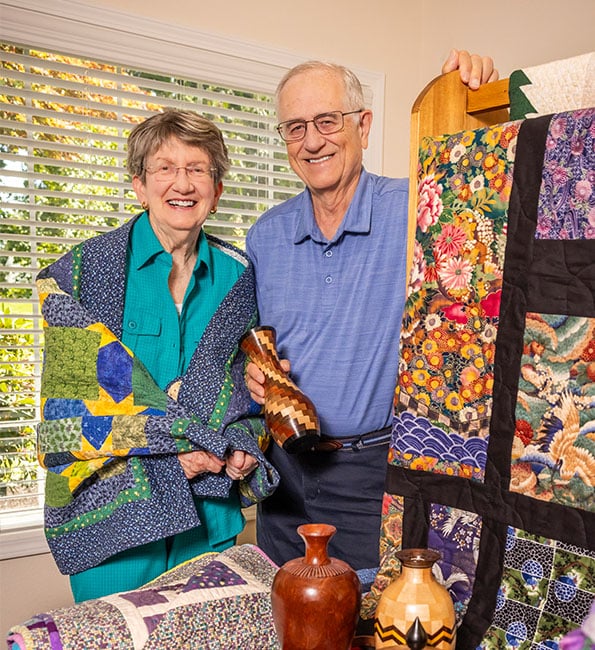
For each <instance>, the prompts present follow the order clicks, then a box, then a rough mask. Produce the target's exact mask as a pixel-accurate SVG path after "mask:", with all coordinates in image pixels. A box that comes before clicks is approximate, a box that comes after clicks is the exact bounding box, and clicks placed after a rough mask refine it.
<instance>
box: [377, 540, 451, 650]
mask: <svg viewBox="0 0 595 650" xmlns="http://www.w3.org/2000/svg"><path fill="white" fill-rule="evenodd" d="M396 556H397V558H398V559H399V560H400V561H401V573H400V575H399V576H398V577H397V578H396V579H395V580H394V581H393V582H391V583H390V584H389V585H388V587H386V589H385V590H384V591H383V592H382V596H381V597H380V601H379V603H378V607H377V609H376V615H375V621H374V643H375V648H376V650H381V649H382V650H384V649H386V650H388V649H389V648H410V650H422V648H439V649H440V650H450V649H451V648H454V647H455V641H456V626H455V612H454V606H453V602H452V598H451V597H450V594H449V593H448V590H447V589H446V588H445V587H444V586H443V585H441V584H440V583H439V582H438V581H437V580H436V578H435V577H434V575H433V574H432V565H433V564H434V563H435V562H436V561H437V560H439V559H440V553H438V552H437V551H433V550H430V549H425V548H409V549H403V550H401V551H398V552H397V553H396Z"/></svg>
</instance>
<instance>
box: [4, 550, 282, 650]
mask: <svg viewBox="0 0 595 650" xmlns="http://www.w3.org/2000/svg"><path fill="white" fill-rule="evenodd" d="M276 572H277V566H276V565H275V564H273V562H271V560H269V558H268V557H267V556H266V555H265V554H264V553H262V551H260V549H258V547H256V546H253V545H251V544H244V545H241V546H234V547H232V548H230V549H227V550H226V551H224V552H222V553H206V554H205V555H201V556H199V557H197V558H195V559H193V560H190V561H188V562H185V563H184V564H181V565H179V566H178V567H175V568H174V569H172V570H170V571H168V572H167V573H164V574H163V575H162V576H160V577H159V578H157V579H156V580H153V581H152V582H149V583H148V584H147V585H145V586H144V587H141V588H139V589H136V590H134V591H131V592H122V593H119V594H114V595H112V596H106V597H104V598H99V599H97V600H89V601H86V602H83V603H80V604H78V605H73V606H72V607H66V608H63V609H57V610H53V611H50V612H47V613H44V614H38V615H37V616H35V617H34V618H32V619H31V620H30V621H27V622H26V623H24V624H23V625H17V626H14V627H13V628H12V629H11V630H10V632H9V634H8V637H7V644H8V648H9V649H10V650H96V649H99V648H110V650H140V649H141V648H142V649H143V650H164V649H165V648H167V650H177V649H179V650H182V649H183V650H239V649H240V648H242V649H248V648H249V649H250V650H277V648H279V644H278V641H277V636H276V634H275V631H274V627H273V619H272V614H271V598H270V591H271V586H272V583H273V578H274V576H275V573H276Z"/></svg>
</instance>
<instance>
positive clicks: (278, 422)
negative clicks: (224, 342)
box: [240, 325, 320, 454]
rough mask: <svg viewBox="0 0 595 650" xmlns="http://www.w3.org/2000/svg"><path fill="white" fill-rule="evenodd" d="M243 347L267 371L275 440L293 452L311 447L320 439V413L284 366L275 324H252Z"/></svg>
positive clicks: (267, 413) (267, 408) (267, 409)
mask: <svg viewBox="0 0 595 650" xmlns="http://www.w3.org/2000/svg"><path fill="white" fill-rule="evenodd" d="M240 348H241V349H242V351H243V352H244V353H245V354H246V356H247V357H248V358H249V359H250V361H252V362H253V363H255V364H256V365H257V366H258V367H259V368H260V370H262V372H263V374H264V377H265V381H264V420H265V423H266V425H267V428H268V430H269V432H270V434H271V436H272V438H273V440H274V441H275V442H276V443H277V444H278V445H279V446H280V447H282V448H283V449H285V451H287V452H288V453H290V454H295V453H298V452H301V451H306V450H308V449H312V448H313V447H314V446H315V445H316V443H317V442H318V441H319V439H320V424H319V421H318V414H317V412H316V408H315V407H314V404H313V403H312V400H310V398H309V397H308V396H307V395H304V393H303V392H302V391H301V390H300V389H299V388H298V387H297V386H296V384H295V383H294V382H293V381H292V380H291V379H290V378H289V375H288V374H287V373H286V372H285V371H284V370H283V368H282V367H281V364H280V362H279V357H278V355H277V336H276V332H275V328H273V327H268V326H265V325H261V326H259V327H254V328H252V329H251V330H250V331H249V332H247V333H246V334H244V336H243V337H242V338H241V339H240Z"/></svg>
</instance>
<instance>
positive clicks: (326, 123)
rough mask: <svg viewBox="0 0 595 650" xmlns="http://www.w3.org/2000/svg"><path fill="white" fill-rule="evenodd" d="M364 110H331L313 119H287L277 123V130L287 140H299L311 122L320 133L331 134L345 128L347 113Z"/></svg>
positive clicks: (303, 136)
mask: <svg viewBox="0 0 595 650" xmlns="http://www.w3.org/2000/svg"><path fill="white" fill-rule="evenodd" d="M363 111H364V109H363V108H360V109H359V110H357V111H347V113H341V111H331V112H330V113H321V114H320V115H317V116H316V117H315V118H314V119H312V120H287V122H281V123H280V124H278V125H277V131H278V132H279V135H280V136H281V138H282V139H283V140H284V141H285V142H299V141H300V140H303V139H304V138H305V137H306V129H307V128H308V124H310V122H311V123H312V124H314V126H315V127H316V130H317V131H318V133H322V135H330V134H331V133H337V131H340V130H341V129H342V128H343V126H344V119H343V118H344V117H345V115H354V114H355V113H362V112H363Z"/></svg>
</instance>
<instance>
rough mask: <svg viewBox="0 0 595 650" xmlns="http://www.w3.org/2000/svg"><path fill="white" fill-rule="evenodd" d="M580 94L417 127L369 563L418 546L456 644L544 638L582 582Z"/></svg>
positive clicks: (590, 223) (591, 230) (538, 643)
mask: <svg viewBox="0 0 595 650" xmlns="http://www.w3.org/2000/svg"><path fill="white" fill-rule="evenodd" d="M594 115H595V110H594V109H585V110H577V111H569V112H565V113H558V114H554V115H548V116H544V117H538V118H535V119H530V120H525V121H513V122H509V123H506V124H500V125H497V126H494V127H489V128H484V129H478V130H475V131H465V132H462V133H458V134H453V135H447V136H443V137H441V138H437V139H435V140H428V141H427V142H425V143H424V147H423V151H422V154H421V157H420V167H419V176H418V181H419V207H418V213H417V233H416V242H415V253H414V262H413V270H412V274H411V280H410V291H409V297H408V302H407V305H406V312H405V317H404V323H403V328H402V336H401V359H400V373H399V379H398V386H397V390H396V395H395V408H394V425H393V434H392V441H391V444H390V451H389V466H388V474H387V489H386V494H385V499H384V512H383V523H382V537H381V557H382V560H381V568H380V571H379V573H378V575H377V578H376V582H375V584H374V586H373V588H372V591H371V593H370V594H369V595H368V596H367V602H364V613H365V615H367V616H370V617H372V616H373V612H374V607H375V604H376V602H377V599H378V596H379V594H380V593H381V591H382V589H383V588H384V587H385V586H386V585H387V584H388V582H389V581H390V580H391V579H392V577H393V576H394V575H395V573H398V571H399V564H398V560H397V559H396V557H395V555H394V553H395V551H397V550H399V548H401V547H404V548H406V547H415V546H422V547H425V546H429V547H430V548H434V549H437V550H439V551H440V552H441V554H442V559H441V561H440V562H439V563H438V565H437V567H438V570H439V572H440V573H441V577H442V580H443V582H444V583H445V584H446V586H447V587H448V589H449V590H450V592H451V595H452V597H453V600H454V603H455V609H456V611H457V619H458V623H459V629H458V634H457V648H459V649H472V648H477V647H481V648H490V649H493V650H496V649H497V650H501V649H502V648H527V649H529V648H545V647H548V648H556V647H557V642H558V640H559V639H560V638H561V637H562V636H563V635H564V634H565V633H567V632H568V631H569V630H571V629H573V628H576V627H578V626H579V625H580V624H581V622H582V621H583V620H584V619H585V618H586V616H587V615H588V612H589V607H590V605H591V603H592V602H593V599H594V597H595V147H594V142H595V137H594V136H595V122H594Z"/></svg>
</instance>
